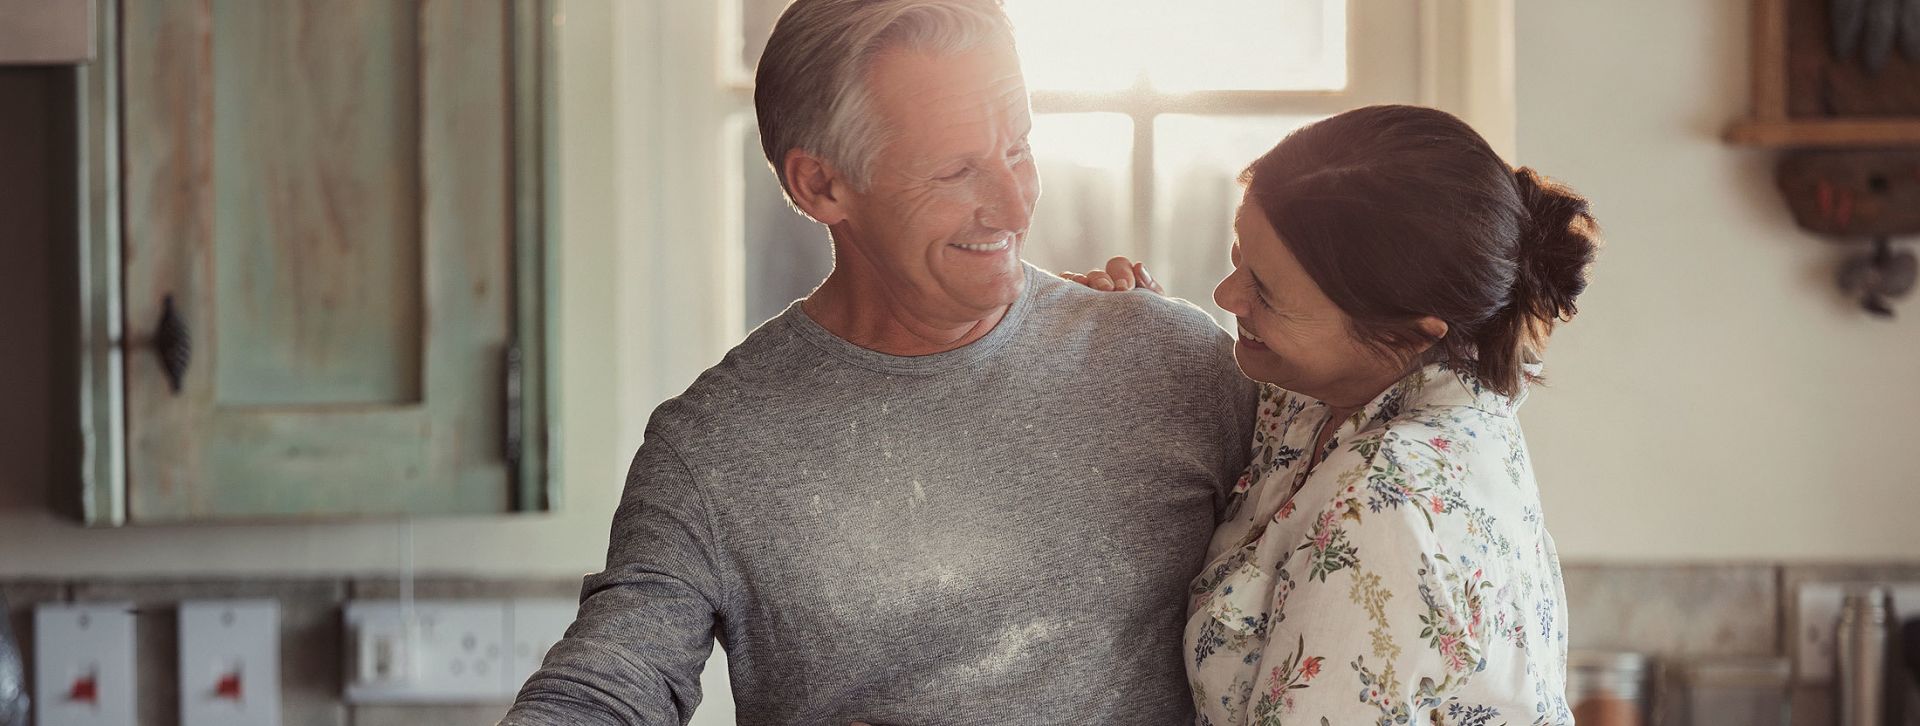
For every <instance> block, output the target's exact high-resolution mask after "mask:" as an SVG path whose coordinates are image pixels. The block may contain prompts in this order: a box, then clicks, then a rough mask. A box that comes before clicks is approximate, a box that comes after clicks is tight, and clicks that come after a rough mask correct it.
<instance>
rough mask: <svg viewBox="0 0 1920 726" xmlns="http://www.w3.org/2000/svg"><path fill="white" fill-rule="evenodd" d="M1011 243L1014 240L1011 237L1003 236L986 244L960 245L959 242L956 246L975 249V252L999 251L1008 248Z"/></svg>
mask: <svg viewBox="0 0 1920 726" xmlns="http://www.w3.org/2000/svg"><path fill="white" fill-rule="evenodd" d="M1010 244H1013V240H1010V239H1006V238H1001V239H999V240H997V241H994V242H988V243H986V244H978V245H959V244H957V245H954V246H955V247H958V248H960V249H963V250H973V251H975V252H998V251H1000V250H1004V249H1006V248H1007V245H1010Z"/></svg>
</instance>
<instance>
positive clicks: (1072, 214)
mask: <svg viewBox="0 0 1920 726" xmlns="http://www.w3.org/2000/svg"><path fill="white" fill-rule="evenodd" d="M732 2H734V3H735V7H734V10H735V12H734V13H733V17H731V18H728V21H729V22H728V24H727V27H729V28H737V29H738V30H737V31H734V32H736V33H737V35H735V36H734V37H733V38H732V39H730V42H729V43H728V45H731V46H733V47H734V48H737V49H738V50H737V52H730V53H728V55H729V56H730V57H729V58H728V60H729V61H731V62H730V63H728V65H730V66H731V68H730V69H728V71H727V72H726V73H724V74H723V75H724V77H725V78H726V85H727V87H728V92H729V94H730V95H732V96H733V98H734V100H735V103H737V104H738V111H737V113H738V114H740V118H741V119H742V120H741V121H738V122H736V123H733V124H730V127H731V129H732V130H733V132H734V134H735V138H734V139H733V140H732V141H731V142H730V143H729V146H730V147H733V148H738V149H739V150H740V157H739V161H740V162H741V163H740V164H739V165H738V166H737V167H735V168H738V169H739V170H740V173H741V174H742V176H743V181H744V182H745V183H744V184H742V185H741V186H740V187H739V189H740V191H741V196H740V197H739V198H738V200H737V203H738V205H739V206H738V207H737V208H738V209H739V210H740V214H741V215H742V217H743V219H744V220H745V223H744V225H743V227H742V229H741V232H742V238H741V239H740V243H741V244H743V245H744V250H743V252H744V254H743V255H742V260H743V262H744V264H745V269H744V270H743V272H744V280H743V282H744V290H743V292H744V293H745V296H746V300H745V301H744V303H745V304H744V305H743V306H742V309H741V313H742V314H743V315H744V319H743V320H742V324H743V326H744V327H745V328H751V327H753V326H755V325H758V324H759V323H760V322H762V321H764V320H766V319H767V318H769V317H772V316H773V315H775V314H777V313H779V311H780V310H781V309H783V308H784V307H785V306H786V304H787V303H789V302H791V301H792V300H794V299H796V298H799V297H802V296H804V295H806V294H807V292H808V291H810V290H811V289H812V286H813V285H814V284H816V283H818V282H819V281H820V280H821V279H822V278H823V277H824V276H825V275H826V273H827V272H828V271H829V270H830V269H831V266H832V261H831V249H830V248H829V246H828V243H827V242H826V241H825V240H824V239H823V237H824V233H823V232H822V231H821V230H820V228H819V227H818V226H817V225H814V224H812V223H811V222H809V221H807V220H806V219H804V218H802V217H800V216H798V215H796V214H794V213H793V212H792V211H791V210H789V209H787V207H786V204H785V203H784V201H783V200H782V199H781V198H780V192H779V187H778V185H777V182H775V181H774V180H773V177H772V175H771V173H769V172H768V170H767V168H766V164H765V162H764V160H763V159H762V157H761V155H760V151H759V138H758V135H757V133H756V131H755V127H754V124H753V121H752V119H753V116H752V89H751V85H750V84H751V79H752V72H751V69H752V68H753V67H754V65H755V64H757V63H758V62H759V53H760V50H761V49H762V48H763V47H764V46H765V42H766V36H767V35H768V33H770V32H771V30H772V27H773V23H774V21H775V20H776V19H777V18H778V16H779V13H780V11H781V9H783V8H784V7H785V6H786V4H787V0H732ZM1355 5H1356V7H1355V8H1351V9H1350V8H1349V7H1348V2H1347V0H1205V1H1204V2H1194V3H1167V2H1161V1H1160V0H1134V1H1132V2H1119V1H1116V0H1007V3H1006V8H1007V14H1008V15H1009V17H1011V18H1012V19H1013V21H1014V25H1015V28H1016V32H1017V33H1018V38H1019V43H1020V54H1021V60H1022V63H1023V65H1024V67H1025V73H1026V78H1027V85H1028V89H1029V92H1030V93H1031V94H1032V97H1033V112H1034V131H1033V137H1032V139H1033V148H1034V154H1035V157H1036V161H1037V162H1038V164H1039V167H1040V177H1041V180H1042V188H1043V189H1044V192H1043V193H1042V195H1041V199H1040V203H1039V206H1038V208H1037V209H1036V210H1035V215H1034V221H1033V227H1032V229H1031V231H1030V232H1029V234H1028V237H1027V247H1026V258H1027V260H1028V261H1029V262H1032V263H1033V264H1035V265H1038V266H1040V267H1041V268H1042V269H1046V270H1052V271H1058V270H1067V269H1072V270H1084V269H1087V268H1089V267H1093V266H1096V265H1099V264H1100V263H1101V262H1103V261H1105V260H1106V259H1107V258H1108V257H1111V256H1113V255H1118V254H1124V255H1128V256H1130V257H1134V258H1136V259H1141V260H1145V261H1146V262H1147V263H1148V265H1149V268H1150V269H1152V270H1153V271H1154V274H1155V276H1156V277H1157V278H1158V279H1159V280H1160V281H1161V282H1162V284H1164V285H1165V286H1166V287H1167V290H1168V293H1169V294H1171V295H1174V296H1176V297H1182V298H1186V299H1188V300H1191V301H1193V302H1195V303H1196V304H1199V305H1201V306H1202V307H1203V308H1206V309H1208V310H1209V311H1211V312H1213V313H1214V314H1215V315H1216V316H1219V318H1220V319H1221V320H1222V322H1223V323H1229V322H1230V321H1228V320H1227V317H1226V315H1225V314H1224V313H1223V312H1221V311H1219V310H1218V309H1217V308H1215V307H1214V305H1213V300H1212V289H1213V286H1214V284H1215V283H1217V282H1218V281H1219V280H1220V278H1222V277H1224V276H1225V275H1226V273H1227V271H1228V268H1229V265H1230V263H1229V261H1228V257H1227V246H1228V244H1229V239H1230V235H1231V220H1232V214H1233V208H1234V206H1235V205H1236V204H1237V203H1238V202H1239V198H1240V190H1239V187H1238V185H1237V183H1236V182H1235V178H1236V177H1237V176H1238V174H1239V172H1240V170H1241V169H1242V168H1243V167H1244V166H1245V165H1246V164H1247V163H1248V162H1250V161H1252V160H1253V158H1254V157H1256V156H1258V155H1259V154H1260V153H1261V152H1264V151H1266V150H1267V149H1268V148H1271V147H1272V146H1273V144H1275V143H1277V142H1278V141H1279V140H1280V139H1281V138H1282V137H1284V136H1285V135H1286V134H1287V133H1288V132H1289V131H1291V130H1293V129H1295V128H1298V127H1299V126H1301V125H1303V124H1306V123H1308V122H1310V121H1313V120H1315V119H1318V118H1322V117H1325V116H1326V115H1329V114H1331V113H1333V112H1336V111H1338V110H1340V109H1343V108H1347V107H1351V106H1357V105H1362V104H1364V103H1369V102H1382V101H1388V100H1398V101H1408V102H1410V101H1413V100H1415V99H1413V98H1412V95H1413V94H1411V93H1397V91H1410V90H1412V89H1413V88H1414V86H1415V85H1416V84H1413V83H1395V82H1394V81H1397V80H1403V79H1411V78H1412V77H1413V76H1414V73H1413V71H1414V65H1415V64H1414V63H1413V62H1412V56H1411V54H1409V53H1406V52H1405V51H1406V49H1408V48H1410V47H1411V46H1412V45H1413V43H1412V42H1411V41H1413V40H1415V36H1416V33H1415V23H1414V22H1413V20H1414V18H1413V17H1412V16H1413V14H1412V13H1408V12H1405V11H1404V8H1405V7H1408V6H1405V5H1401V7H1402V11H1401V12H1400V13H1398V15H1399V16H1402V17H1396V16H1395V14H1394V13H1393V12H1391V8H1388V7H1387V6H1388V4H1387V3H1382V2H1378V1H1377V0H1360V1H1359V2H1356V3H1355ZM1395 5H1400V4H1397V3H1396V4H1395ZM1362 6H1373V10H1374V11H1375V12H1374V13H1373V14H1374V15H1375V16H1377V17H1366V18H1359V17H1354V16H1356V15H1358V14H1359V13H1360V11H1362V10H1364V9H1365V8H1364V7H1362ZM1356 26H1358V27H1356ZM1360 27H1365V28H1366V29H1368V30H1369V32H1370V35H1369V38H1370V39H1378V40H1379V41H1380V42H1379V43H1377V44H1376V43H1371V42H1370V43H1369V44H1368V46H1369V47H1373V46H1375V45H1381V46H1385V47H1388V48H1397V50H1396V51H1389V52H1386V53H1379V52H1373V53H1372V54H1371V55H1370V57H1369V58H1368V60H1370V61H1375V62H1371V63H1370V62H1366V61H1363V62H1361V63H1360V64H1358V65H1360V67H1359V68H1350V67H1349V56H1350V54H1349V52H1348V49H1349V42H1348V40H1349V37H1350V35H1351V33H1352V31H1353V30H1356V29H1359V28H1360ZM1395 36H1398V37H1395ZM1382 55H1385V56H1394V55H1399V56H1403V57H1402V58H1401V59H1400V60H1402V61H1404V62H1403V63H1401V64H1399V68H1400V72H1399V73H1398V74H1395V73H1392V72H1385V73H1383V72H1381V70H1385V69H1383V68H1381V67H1382V66H1388V65H1390V64H1389V63H1381V62H1378V61H1383V60H1389V59H1386V58H1382V57H1381V56H1382ZM1356 70H1357V71H1360V73H1359V74H1355V73H1354V71H1356ZM1395 76H1399V78H1396V77H1395Z"/></svg>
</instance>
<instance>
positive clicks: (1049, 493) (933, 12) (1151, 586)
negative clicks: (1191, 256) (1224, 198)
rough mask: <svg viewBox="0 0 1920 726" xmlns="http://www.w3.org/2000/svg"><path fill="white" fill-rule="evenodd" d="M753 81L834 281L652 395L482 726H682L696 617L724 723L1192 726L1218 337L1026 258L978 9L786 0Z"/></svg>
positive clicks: (1008, 55)
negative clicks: (1185, 629)
mask: <svg viewBox="0 0 1920 726" xmlns="http://www.w3.org/2000/svg"><path fill="white" fill-rule="evenodd" d="M756 84H757V90H756V95H755V107H756V110H757V112H758V114H759V120H760V129H761V135H762V138H763V139H764V140H765V148H766V152H767V158H768V161H769V163H770V165H771V166H772V168H773V169H774V171H775V173H776V174H778V176H779V178H780V181H781V184H782V187H783V188H784V189H785V190H786V192H787V194H788V198H789V199H790V200H791V201H792V202H793V203H794V206H795V207H797V208H798V209H799V210H801V211H802V212H804V213H805V214H807V215H808V216H809V217H811V218H812V219H814V220H816V221H818V222H820V223H821V224H823V225H825V226H826V228H827V229H828V231H829V232H830V235H831V238H832V243H833V249H834V253H835V256H834V269H833V272H832V274H830V275H829V276H828V277H827V279H826V280H825V281H824V282H823V283H822V284H821V285H820V287H819V288H818V289H817V290H815V291H814V293H813V294H812V295H810V296H809V297H808V298H807V299H805V300H802V301H799V302H797V303H795V304H794V305H792V306H790V307H789V308H788V309H787V310H786V312H784V313H782V314H781V315H779V316H778V317H776V318H774V319H773V320H771V321H769V322H768V323H767V324H766V325H764V326H761V327H760V328H759V329H758V330H755V331H754V332H753V333H752V334H751V335H749V336H748V337H747V339H746V340H745V341H743V342H742V343H741V344H740V345H739V346H738V347H736V348H735V349H734V350H732V351H731V352H729V353H728V354H727V356H726V357H725V358H724V359H723V360H721V361H720V362H719V364H718V365H716V366H714V367H713V368H712V369H710V370H708V371H707V372H706V373H705V374H703V375H702V376H701V377H700V378H699V380H697V381H696V382H695V383H694V384H693V385H692V386H691V387H690V388H688V389H687V391H686V392H685V393H683V394H682V395H680V396H679V397H677V398H675V399H673V400H671V401H668V402H667V403H665V404H663V405H661V407H660V408H659V409H658V410H656V411H654V413H653V417H652V419H651V420H650V421H649V423H648V426H647V431H646V439H645V441H644V442H643V443H642V445H641V447H640V451H639V453H638V455H637V456H636V457H635V460H634V463H633V467H632V470H631V471H630V473H629V475H628V479H627V488H626V492H625V495H624V497H623V499H622V502H621V505H620V508H619V511H617V512H616V513H615V514H614V520H613V538H612V546H611V548H610V551H609V552H608V556H607V564H606V569H605V570H603V571H602V572H600V573H597V574H594V575H592V576H590V577H588V578H587V580H586V583H585V587H584V588H583V594H582V601H581V608H580V615H579V619H578V620H577V621H576V622H575V623H574V625H573V627H572V628H571V629H569V631H568V633H567V637H566V638H565V639H564V640H562V641H561V642H560V643H559V644H557V645H555V646H554V648H553V650H552V651H550V652H549V653H548V655H547V660H546V663H545V665H544V666H543V667H542V668H541V670H540V671H539V672H538V673H537V674H535V675H534V677H533V678H532V679H531V680H530V681H529V682H528V683H527V685H526V687H525V688H524V689H523V690H522V691H521V693H520V697H519V700H518V702H517V703H516V704H515V705H514V708H513V710H512V711H511V712H510V713H509V714H508V716H507V718H506V720H505V721H504V722H503V723H505V724H513V725H532V724H541V725H546V724H555V725H557V724H679V723H685V722H686V721H687V720H688V719H690V718H691V716H692V712H693V710H694V708H695V706H696V705H697V704H698V703H699V701H700V687H699V684H700V673H701V670H702V666H703V665H704V664H705V662H706V660H707V658H708V656H709V655H710V653H711V649H712V647H713V642H714V641H715V639H716V638H717V639H718V640H719V642H720V643H721V645H722V646H723V647H725V648H726V650H727V655H728V661H729V665H730V668H731V671H732V672H731V677H732V683H733V693H734V698H735V700H736V704H735V706H736V711H737V714H738V721H739V722H740V723H743V724H818V723H826V724H843V723H847V722H850V721H855V720H859V721H866V722H872V723H879V724H900V725H908V726H928V725H931V724H970V723H980V724H1007V723H1075V724H1078V723H1102V724H1153V725H1155V726H1161V725H1164V724H1171V723H1184V722H1190V721H1191V718H1192V707H1191V705H1190V704H1191V698H1190V696H1189V694H1188V692H1187V687H1186V677H1185V673H1184V671H1183V669H1182V662H1181V655H1180V653H1181V629H1182V625H1183V622H1184V620H1185V615H1186V597H1187V586H1188V582H1189V580H1190V578H1192V576H1193V575H1194V574H1195V573H1196V572H1197V570H1198V568H1199V567H1200V565H1201V564H1202V563H1201V559H1202V558H1203V557H1204V555H1205V551H1206V546H1207V542H1208V540H1209V538H1210V536H1211V534H1212V531H1213V526H1214V523H1215V520H1216V517H1217V516H1218V512H1219V509H1220V507H1221V506H1222V504H1223V503H1224V501H1225V497H1226V494H1227V491H1228V488H1229V486H1230V483H1231V482H1232V481H1233V480H1234V479H1235V478H1236V477H1237V476H1238V475H1239V473H1240V471H1241V469H1242V467H1243V466H1244V464H1245V461H1246V457H1247V452H1248V438H1249V431H1248V430H1247V427H1248V426H1250V424H1251V421H1252V418H1253V416H1252V413H1253V412H1252V409H1253V405H1254V398H1255V396H1254V389H1253V386H1252V384H1251V383H1250V382H1248V381H1247V380H1246V379H1244V378H1242V377H1241V376H1240V374H1239V372H1238V371H1237V370H1235V368H1234V364H1233V360H1232V354H1231V350H1230V346H1231V340H1230V339H1229V337H1228V336H1227V335H1226V334H1225V333H1224V332H1222V331H1221V330H1220V329H1219V328H1217V327H1215V326H1214V325H1213V323H1212V322H1211V320H1210V319H1208V318H1207V316H1206V315H1205V314H1204V313H1202V312H1201V311H1200V310H1199V309H1197V308H1194V307H1192V306H1190V305H1187V304H1185V303H1181V302H1179V301H1170V300H1166V299H1163V298H1161V297H1158V296H1155V295H1150V294H1146V293H1135V294H1117V295H1116V294H1106V293H1099V292H1094V291H1092V290H1089V289H1086V288H1084V287H1081V286H1079V285H1074V284H1071V283H1067V282H1064V281H1062V280H1059V279H1056V278H1054V277H1051V276H1049V275H1046V274H1044V273H1041V272H1039V271H1037V270H1036V269H1034V268H1033V267H1031V266H1029V265H1026V264H1025V263H1023V262H1022V261H1021V258H1020V253H1021V250H1022V249H1023V248H1024V246H1025V245H1026V244H1028V240H1027V238H1026V232H1027V226H1028V223H1029V221H1030V220H1031V218H1032V214H1033V208H1034V204H1035V202H1036V200H1037V199H1038V198H1039V194H1040V182H1039V178H1038V174H1037V172H1036V171H1035V168H1034V162H1033V158H1032V154H1031V153H1030V151H1029V149H1028V146H1027V132H1028V130H1029V129H1030V128H1031V127H1032V118H1031V115H1030V114H1029V112H1028V104H1027V93H1026V88H1025V85H1024V83H1023V81H1022V78H1021V74H1020V69H1019V63H1018V58H1017V56H1016V55H1015V53H1014V47H1013V38H1012V31H1011V28H1010V27H1009V25H1008V22H1007V20H1006V17H1005V16H1004V15H1003V14H1002V12H1001V10H1000V8H999V5H998V3H997V2H996V1H995V0H798V2H795V3H794V4H793V5H792V6H790V7H789V8H788V10H787V11H786V13H785V14H784V15H783V16H782V17H781V19H780V21H779V23H778V25H777V26H776V27H775V29H774V32H773V36H772V38H771V39H770V41H769V43H768V46H767V51H766V53H765V55H764V56H763V60H762V61H761V64H760V68H759V71H758V75H757V77H756ZM804 242H805V240H795V241H794V243H795V244H800V243H804ZM1037 242H1041V243H1043V241H1037Z"/></svg>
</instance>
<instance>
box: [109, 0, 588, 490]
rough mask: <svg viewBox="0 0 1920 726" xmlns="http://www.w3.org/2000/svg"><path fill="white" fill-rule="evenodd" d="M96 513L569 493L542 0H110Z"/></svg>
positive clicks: (545, 23) (545, 12)
mask: <svg viewBox="0 0 1920 726" xmlns="http://www.w3.org/2000/svg"><path fill="white" fill-rule="evenodd" d="M99 15H100V19H99V22H100V26H101V27H100V33H101V35H100V48H101V53H100V58H99V59H98V60H97V61H96V62H95V63H94V64H92V65H91V66H90V67H88V68H87V69H85V70H84V71H83V74H84V75H85V76H87V79H86V82H85V92H84V96H85V98H84V99H83V101H82V118H84V119H86V123H87V129H86V133H87V135H88V140H87V142H86V143H85V144H84V146H85V148H86V156H87V159H86V160H85V166H86V169H87V174H86V177H87V184H86V186H87V189H86V192H85V193H86V195H87V198H88V200H89V208H88V210H87V214H86V215H85V216H86V217H87V220H86V223H87V224H88V225H89V229H88V230H87V234H86V239H87V245H88V249H87V253H86V254H85V255H84V258H85V265H84V266H85V268H86V269H85V271H84V277H85V278H86V279H85V288H86V290H87V293H86V300H84V301H83V307H84V308H85V310H84V317H85V321H84V322H85V323H86V328H87V330H86V335H85V336H84V337H85V338H86V340H87V342H88V345H87V350H86V351H85V360H84V365H83V371H82V377H83V379H84V380H85V385H84V388H85V391H83V401H82V413H83V418H84V419H85V420H86V422H87V425H86V427H85V428H86V435H87V437H88V441H87V446H86V457H85V458H86V461H85V464H84V466H83V469H84V470H85V473H84V476H83V479H84V480H85V481H84V486H83V492H82V495H81V497H80V498H81V502H80V512H81V516H82V518H83V519H84V520H85V521H87V522H89V523H91V524H97V525H118V524H148V523H166V522H202V521H221V520H259V519H269V520H271V519H289V518H292V519H311V518H336V517H357V516H385V515H415V514H421V515H424V514H478V513H504V512H514V511H529V510H544V509H547V508H548V507H549V506H550V502H551V490H550V486H551V485H550V477H549V476H548V466H547V462H548V457H547V455H546V454H547V452H546V449H547V444H548V440H549V430H550V428H551V427H550V426H549V422H550V417H549V415H548V413H549V406H548V405H547V400H546V396H545V392H546V391H547V390H548V386H547V381H546V371H547V370H548V367H547V366H546V365H544V361H545V358H546V356H545V350H546V348H545V345H544V341H545V335H544V333H545V329H546V326H545V325H544V320H545V312H546V311H545V308H546V306H545V305H544V300H545V297H546V295H545V292H546V288H547V287H548V286H547V284H546V279H545V270H546V269H547V267H548V266H547V265H546V264H545V259H544V258H545V249H546V246H545V244H544V242H545V239H546V237H547V234H546V230H547V226H548V225H547V224H546V215H545V210H546V208H547V204H546V200H547V199H548V197H549V192H550V190H549V189H548V187H547V185H546V183H545V182H546V180H547V179H548V177H549V175H548V174H546V167H547V159H548V155H547V154H546V150H547V148H548V147H549V145H550V144H549V142H550V139H549V138H548V134H547V133H546V131H547V129H548V128H550V127H551V124H549V123H548V122H547V121H548V115H549V114H548V107H549V104H548V99H549V94H548V93H547V88H548V85H549V84H548V83H547V78H546V71H547V69H548V67H549V65H550V64H549V63H547V62H546V50H547V49H546V39H547V37H548V32H547V29H548V28H549V27H550V20H549V18H550V11H549V10H548V8H547V7H546V3H544V2H541V1H540V0H348V1H343V2H325V3H318V2H309V1H308V0H210V1H207V2H178V1H177V0H118V1H117V2H116V1H114V0H105V1H104V2H102V10H101V12H100V14H99Z"/></svg>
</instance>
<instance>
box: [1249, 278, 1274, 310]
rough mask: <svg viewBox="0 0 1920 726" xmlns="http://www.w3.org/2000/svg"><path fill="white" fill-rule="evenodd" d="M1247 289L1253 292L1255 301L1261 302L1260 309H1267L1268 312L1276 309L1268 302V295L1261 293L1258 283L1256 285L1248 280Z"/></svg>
mask: <svg viewBox="0 0 1920 726" xmlns="http://www.w3.org/2000/svg"><path fill="white" fill-rule="evenodd" d="M1247 289H1248V290H1252V291H1253V299H1255V300H1259V301H1260V307H1263V308H1266V309H1268V310H1273V309H1274V307H1273V303H1271V302H1268V301H1267V295H1266V293H1263V292H1261V291H1260V285H1259V284H1258V283H1255V282H1254V281H1252V280H1248V281H1247Z"/></svg>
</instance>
